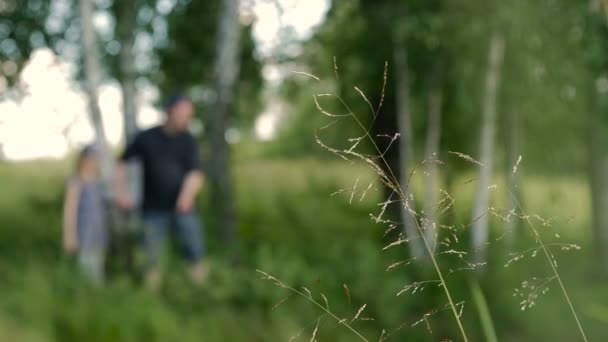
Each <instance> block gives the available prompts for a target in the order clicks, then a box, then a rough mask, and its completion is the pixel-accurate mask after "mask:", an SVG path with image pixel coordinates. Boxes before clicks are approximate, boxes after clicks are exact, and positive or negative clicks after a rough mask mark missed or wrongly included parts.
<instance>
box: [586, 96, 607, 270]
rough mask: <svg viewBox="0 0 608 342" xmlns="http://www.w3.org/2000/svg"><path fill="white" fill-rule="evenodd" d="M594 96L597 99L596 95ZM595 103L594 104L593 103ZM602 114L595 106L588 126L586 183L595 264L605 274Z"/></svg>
mask: <svg viewBox="0 0 608 342" xmlns="http://www.w3.org/2000/svg"><path fill="white" fill-rule="evenodd" d="M596 96H598V95H597V94H596ZM596 102H597V101H596ZM606 126H608V125H607V123H606V121H605V119H604V112H602V111H601V110H599V108H598V107H597V106H594V108H593V110H592V111H591V119H590V125H589V179H590V186H591V210H592V222H593V241H594V249H595V252H596V257H597V259H596V261H597V262H598V264H599V265H600V267H601V269H602V271H608V248H607V247H608V178H607V177H606V175H608V153H606V146H608V129H607V127H606Z"/></svg>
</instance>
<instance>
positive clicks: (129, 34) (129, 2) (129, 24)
mask: <svg viewBox="0 0 608 342" xmlns="http://www.w3.org/2000/svg"><path fill="white" fill-rule="evenodd" d="M116 6H118V8H117V25H118V27H117V31H118V32H117V33H118V34H117V36H118V39H119V42H120V55H119V68H120V70H119V82H120V88H121V92H122V108H123V122H124V138H125V141H126V142H127V143H130V142H131V141H132V140H133V138H134V137H135V134H136V133H137V131H138V128H137V88H136V86H135V78H136V69H135V55H134V53H133V47H134V43H135V26H136V25H135V24H136V23H135V19H136V14H137V13H136V12H137V6H136V0H121V1H120V2H118V3H117V4H116ZM127 171H128V177H127V184H128V188H129V194H130V195H131V198H132V199H133V201H134V203H135V204H136V205H138V204H139V203H140V202H141V165H140V164H139V163H138V162H137V161H133V162H130V163H129V164H128V166H127Z"/></svg>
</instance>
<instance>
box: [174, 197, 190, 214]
mask: <svg viewBox="0 0 608 342" xmlns="http://www.w3.org/2000/svg"><path fill="white" fill-rule="evenodd" d="M175 209H176V210H177V212H178V213H180V214H187V213H190V212H191V211H192V209H194V198H191V197H190V196H180V197H179V198H178V199H177V205H176V206H175Z"/></svg>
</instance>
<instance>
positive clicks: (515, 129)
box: [505, 111, 522, 249]
mask: <svg viewBox="0 0 608 342" xmlns="http://www.w3.org/2000/svg"><path fill="white" fill-rule="evenodd" d="M520 130H521V124H520V117H519V113H518V112H517V111H512V112H510V113H509V116H508V118H507V134H508V137H507V168H506V170H505V171H506V175H507V190H508V191H507V210H508V212H509V214H508V215H509V220H508V221H507V222H506V223H505V240H506V245H507V248H509V249H511V248H512V247H513V243H514V241H515V238H516V237H517V231H518V228H519V225H520V224H521V219H520V218H519V215H520V214H521V213H520V211H521V210H519V208H518V205H517V203H518V202H519V203H520V204H521V202H522V196H521V190H520V187H519V183H520V178H521V172H522V170H521V166H520V165H518V162H519V158H520V155H521V154H520V153H521V134H520Z"/></svg>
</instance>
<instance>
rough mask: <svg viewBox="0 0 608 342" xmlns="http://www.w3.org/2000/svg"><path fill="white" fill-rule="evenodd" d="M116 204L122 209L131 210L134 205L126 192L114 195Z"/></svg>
mask: <svg viewBox="0 0 608 342" xmlns="http://www.w3.org/2000/svg"><path fill="white" fill-rule="evenodd" d="M116 205H117V206H118V207H119V208H120V209H122V210H131V209H133V207H134V204H133V200H132V199H131V196H129V194H128V193H126V192H119V193H118V194H117V195H116Z"/></svg>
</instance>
